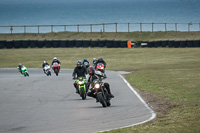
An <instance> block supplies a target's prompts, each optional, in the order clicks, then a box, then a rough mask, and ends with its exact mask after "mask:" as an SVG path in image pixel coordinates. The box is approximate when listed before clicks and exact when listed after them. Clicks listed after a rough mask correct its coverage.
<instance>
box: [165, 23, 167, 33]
mask: <svg viewBox="0 0 200 133" xmlns="http://www.w3.org/2000/svg"><path fill="white" fill-rule="evenodd" d="M166 31H167V23H165V32H166Z"/></svg>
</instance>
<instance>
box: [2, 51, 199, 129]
mask: <svg viewBox="0 0 200 133" xmlns="http://www.w3.org/2000/svg"><path fill="white" fill-rule="evenodd" d="M54 56H57V57H58V59H59V60H60V61H61V63H62V66H61V67H62V68H74V66H75V63H76V61H77V60H82V59H83V58H88V59H89V61H90V62H91V61H92V58H93V57H96V58H98V57H100V56H102V57H103V58H104V59H105V61H106V62H107V69H109V70H121V71H122V70H123V71H130V72H132V73H131V74H128V75H125V77H126V79H127V80H128V81H129V82H130V83H131V85H132V86H134V87H135V88H137V89H138V90H139V92H140V93H141V95H142V96H144V94H148V95H146V96H145V97H144V99H146V98H147V99H146V100H147V102H149V103H150V104H152V106H153V107H154V109H155V111H156V113H157V118H156V119H154V120H153V121H150V122H148V123H145V124H142V125H138V126H134V127H129V128H124V129H119V130H113V131H109V132H108V133H124V132H125V133H132V132H140V133H141V132H144V133H146V132H149V133H160V132H162V133H163V132H164V133H165V132H166V133H168V132H170V133H171V132H172V133H188V132H189V133H197V132H200V126H199V125H200V82H199V80H200V49H199V48H145V49H144V48H137V49H134V48H131V49H128V48H116V49H114V48H110V49H108V48H55V49H54V48H42V49H37V48H35V49H1V50H0V60H1V64H0V67H1V68H6V67H15V68H16V67H17V65H18V63H22V64H24V65H25V66H27V67H28V68H41V65H42V62H43V61H44V60H46V61H48V62H51V61H52V59H53V57H54ZM133 113H134V112H133Z"/></svg>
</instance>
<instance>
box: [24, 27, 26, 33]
mask: <svg viewBox="0 0 200 133" xmlns="http://www.w3.org/2000/svg"><path fill="white" fill-rule="evenodd" d="M25 33H26V26H24V34H25Z"/></svg>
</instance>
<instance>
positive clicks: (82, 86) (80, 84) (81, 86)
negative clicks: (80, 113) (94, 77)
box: [76, 77, 87, 100]
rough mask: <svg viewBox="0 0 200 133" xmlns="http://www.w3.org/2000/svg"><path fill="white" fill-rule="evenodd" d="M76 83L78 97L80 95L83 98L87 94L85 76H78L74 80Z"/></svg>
mask: <svg viewBox="0 0 200 133" xmlns="http://www.w3.org/2000/svg"><path fill="white" fill-rule="evenodd" d="M76 84H77V89H78V92H79V95H80V97H82V99H83V100H85V99H86V96H87V88H86V78H85V77H78V78H77V80H76Z"/></svg>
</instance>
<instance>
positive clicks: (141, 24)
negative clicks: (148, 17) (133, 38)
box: [140, 23, 142, 32]
mask: <svg viewBox="0 0 200 133" xmlns="http://www.w3.org/2000/svg"><path fill="white" fill-rule="evenodd" d="M140 32H142V23H140Z"/></svg>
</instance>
